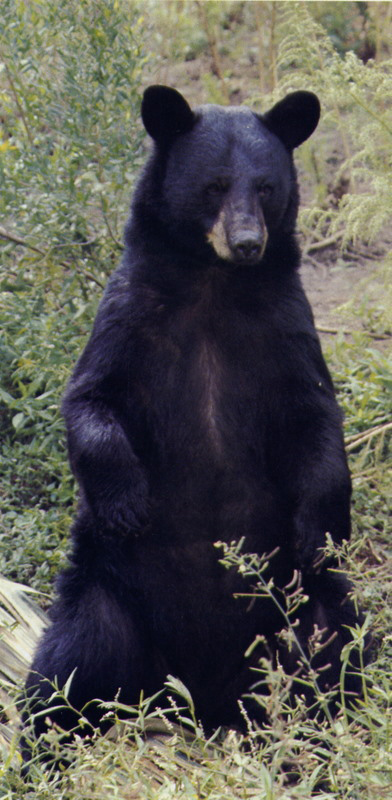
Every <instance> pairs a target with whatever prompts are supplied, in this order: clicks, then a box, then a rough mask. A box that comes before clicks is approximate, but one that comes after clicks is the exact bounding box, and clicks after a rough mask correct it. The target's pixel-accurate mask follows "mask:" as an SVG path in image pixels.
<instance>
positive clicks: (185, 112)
mask: <svg viewBox="0 0 392 800" xmlns="http://www.w3.org/2000/svg"><path fill="white" fill-rule="evenodd" d="M195 119H196V117H195V115H194V113H193V111H192V109H191V108H190V106H189V105H188V103H187V101H186V100H185V99H184V97H183V96H182V94H180V92H177V90H176V89H171V88H169V86H159V85H157V86H149V87H148V89H146V91H145V92H144V95H143V101H142V120H143V124H144V127H145V129H146V131H147V133H149V134H150V136H152V138H153V139H155V141H156V142H158V143H160V144H166V145H167V144H170V142H171V141H172V140H173V139H175V137H176V136H178V135H179V134H181V133H187V131H190V130H191V129H192V128H193V125H194V123H195Z"/></svg>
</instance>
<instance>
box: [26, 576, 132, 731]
mask: <svg viewBox="0 0 392 800" xmlns="http://www.w3.org/2000/svg"><path fill="white" fill-rule="evenodd" d="M78 582H79V583H80V584H81V581H78V575H77V571H76V570H75V569H72V568H71V570H69V571H68V572H67V573H65V575H63V577H62V584H61V589H62V592H61V593H60V599H59V600H58V601H57V603H56V604H55V606H54V608H53V613H52V618H53V622H52V623H51V625H50V626H49V627H48V629H47V630H46V631H45V633H44V635H43V637H42V639H41V642H40V643H39V645H38V649H37V652H36V655H35V658H34V661H33V664H32V667H31V670H30V673H29V675H28V678H27V682H26V693H27V705H26V710H25V713H24V722H25V725H26V724H28V723H31V724H32V726H33V728H34V731H35V735H36V736H38V735H39V734H40V733H42V732H44V731H45V730H46V729H47V727H48V726H47V718H49V719H50V720H51V721H52V722H54V723H56V724H57V725H58V726H59V727H60V728H62V729H64V730H72V729H74V728H75V727H76V726H77V722H78V717H79V712H83V716H84V717H85V718H87V719H88V720H89V722H91V724H92V725H93V726H96V725H98V724H99V721H100V719H101V717H102V715H103V713H104V712H103V710H102V708H100V707H99V704H98V703H94V702H93V701H95V700H103V701H111V700H114V698H115V697H116V696H119V697H120V698H121V701H122V702H125V703H128V704H132V703H137V702H138V701H139V695H140V691H141V687H142V670H143V661H144V658H143V652H142V647H141V637H140V635H139V626H138V624H137V622H136V614H134V613H133V611H132V608H131V607H129V608H125V607H123V606H122V605H120V603H119V602H118V599H117V598H116V597H115V596H114V594H113V593H112V592H109V591H108V590H106V589H103V588H102V586H101V585H98V584H93V583H90V584H89V585H87V586H83V588H82V586H81V585H79V586H78ZM69 679H70V684H69V686H68V691H67V701H64V703H62V702H61V699H60V702H59V697H58V696H57V697H56V698H54V699H53V701H51V699H50V698H51V697H52V695H53V693H54V691H55V686H57V687H58V688H59V690H60V691H61V690H62V689H63V687H64V686H65V684H66V683H67V681H68V680H69ZM51 706H53V710H51ZM59 706H60V707H59ZM73 709H75V710H73ZM42 712H46V713H42ZM78 732H81V731H78ZM85 732H86V733H88V732H89V730H85Z"/></svg>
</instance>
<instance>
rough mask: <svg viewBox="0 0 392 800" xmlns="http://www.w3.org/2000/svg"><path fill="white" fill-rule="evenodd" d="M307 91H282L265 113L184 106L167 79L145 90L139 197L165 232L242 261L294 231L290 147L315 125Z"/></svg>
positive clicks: (194, 249) (200, 251)
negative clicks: (144, 161)
mask: <svg viewBox="0 0 392 800" xmlns="http://www.w3.org/2000/svg"><path fill="white" fill-rule="evenodd" d="M319 115H320V104H319V101H318V99H317V97H316V95H314V94H313V93H311V92H305V91H298V92H293V93H291V94H289V95H287V96H286V97H285V98H284V99H283V100H281V101H280V102H278V103H277V104H276V105H274V106H273V108H271V109H270V111H268V112H267V113H266V114H264V115H259V114H256V113H254V112H253V111H252V110H251V109H249V108H247V107H222V106H216V105H205V106H200V107H198V108H196V109H194V110H192V109H191V108H190V106H189V105H188V103H187V101H186V100H185V99H184V97H183V96H182V95H181V94H180V93H179V92H177V91H176V90H175V89H171V88H169V87H167V86H150V87H149V88H148V89H147V90H146V91H145V93H144V97H143V103H142V119H143V123H144V126H145V128H146V130H147V132H148V133H149V134H150V136H151V137H152V139H153V140H154V142H155V148H154V152H153V155H152V159H151V161H150V164H149V167H148V168H147V171H146V173H145V175H144V178H143V179H142V186H143V187H146V186H147V184H148V189H147V190H146V191H144V192H143V189H142V190H141V191H140V188H139V194H138V198H137V199H138V202H139V204H141V205H142V206H143V213H144V214H145V215H147V216H148V215H150V229H151V230H152V227H153V224H152V221H153V219H155V222H156V225H157V227H158V228H159V230H160V231H161V233H162V235H163V236H167V237H168V238H169V239H170V240H171V241H175V243H176V246H177V247H179V248H181V249H185V250H187V251H188V252H189V254H190V255H194V256H195V257H198V256H201V255H203V257H204V259H205V260H206V262H207V263H211V261H215V263H220V264H223V265H228V264H229V265H231V266H247V265H248V266H249V265H255V264H258V263H260V262H262V260H263V256H264V253H265V251H266V249H267V250H268V249H271V247H273V244H274V241H276V242H277V241H278V240H279V239H280V238H281V237H282V236H283V235H285V234H288V235H290V234H292V233H293V231H294V228H295V221H296V216H297V210H298V191H297V183H296V174H295V169H294V165H293V159H292V151H293V149H294V148H295V147H297V146H298V145H300V144H301V143H302V142H304V141H305V139H307V138H308V137H309V136H310V135H311V133H312V132H313V131H314V129H315V128H316V126H317V123H318V120H319Z"/></svg>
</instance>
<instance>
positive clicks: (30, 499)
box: [0, 0, 392, 800]
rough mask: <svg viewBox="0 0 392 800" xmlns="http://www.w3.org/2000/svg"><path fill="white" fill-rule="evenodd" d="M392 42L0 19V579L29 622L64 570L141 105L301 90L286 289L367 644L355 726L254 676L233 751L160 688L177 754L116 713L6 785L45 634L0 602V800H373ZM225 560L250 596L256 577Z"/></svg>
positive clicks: (306, 18)
mask: <svg viewBox="0 0 392 800" xmlns="http://www.w3.org/2000/svg"><path fill="white" fill-rule="evenodd" d="M391 21H392V3H390V2H295V0H287V1H286V2H267V1H266V0H265V2H257V1H256V2H251V1H250V0H249V1H248V2H235V1H234V0H233V1H232V2H226V1H225V0H222V1H221V2H213V1H212V0H211V1H209V2H196V1H193V0H188V1H186V0H172V1H171V2H168V1H165V2H161V1H160V0H144V1H143V2H142V1H141V0H140V2H137V0H95V2H88V0H85V1H84V2H80V1H79V0H67V2H63V1H62V0H53V2H50V3H49V2H48V0H31V1H30V2H28V1H27V0H3V2H2V5H1V10H0V104H1V105H0V121H1V125H2V128H1V134H0V136H1V138H0V183H1V200H0V202H1V211H0V216H1V223H0V242H1V262H0V307H1V333H0V401H1V407H0V430H1V441H2V457H1V464H0V475H1V488H0V491H1V500H2V504H1V505H2V510H1V525H2V527H1V533H0V573H1V574H2V575H3V576H4V577H5V578H8V579H10V580H12V581H16V582H21V583H24V584H27V585H28V586H29V587H30V588H31V589H34V590H38V591H39V595H38V601H36V602H39V604H40V607H41V608H42V609H46V608H47V607H48V605H49V603H50V599H51V597H52V596H53V580H54V577H55V575H56V573H57V572H58V570H59V568H60V567H61V566H62V565H63V564H64V563H65V559H66V552H67V546H68V544H67V537H68V531H69V527H70V524H71V520H72V515H73V512H74V504H75V496H76V492H75V485H74V481H73V478H72V476H71V474H70V470H69V467H68V463H67V458H66V451H65V435H64V426H63V422H62V419H61V416H60V413H59V405H60V399H61V395H62V392H63V389H64V385H65V382H66V380H67V378H68V376H69V374H70V371H71V369H72V367H73V365H74V363H75V361H76V359H77V357H78V355H79V353H80V352H81V350H82V348H83V346H84V343H85V342H86V339H87V337H88V334H89V331H90V330H91V325H92V320H93V318H94V315H95V312H96V308H97V304H98V302H99V299H100V297H101V295H102V290H103V287H104V285H105V283H106V280H107V277H108V275H109V274H110V272H111V271H112V270H113V268H114V267H115V266H116V264H117V263H118V261H119V259H120V258H121V251H122V230H123V226H124V223H125V220H126V217H127V210H128V204H129V197H130V195H131V192H132V188H133V185H134V182H135V179H136V176H137V173H138V170H139V168H140V165H141V164H142V162H143V160H144V158H145V155H146V147H147V146H146V141H145V137H144V133H143V131H142V127H141V124H140V121H139V106H140V97H141V92H142V90H143V88H145V87H146V86H147V85H148V84H149V83H152V82H162V83H169V84H171V85H175V86H176V87H177V88H178V89H180V90H181V91H183V92H184V93H185V94H186V96H187V97H188V99H189V100H190V101H191V102H194V103H200V102H218V103H223V104H226V103H232V104H237V103H242V102H246V103H247V104H248V105H250V106H251V107H254V108H255V109H257V110H263V109H266V108H268V106H269V105H270V104H271V103H272V102H274V101H275V99H277V98H279V97H281V96H282V95H283V94H284V93H285V92H287V91H288V90H290V89H295V88H307V89H312V90H314V91H316V93H318V95H319V96H320V99H321V101H322V106H323V118H322V123H321V126H320V128H319V131H318V132H317V134H316V135H315V136H314V137H313V138H312V139H311V140H310V141H309V142H308V143H306V144H305V145H304V146H303V147H302V148H301V150H300V152H299V153H298V155H297V164H298V169H299V173H300V179H301V186H302V198H303V206H302V210H301V215H300V222H299V231H300V237H301V241H302V247H303V252H304V267H303V277H304V282H305V285H306V286H307V288H308V290H309V294H310V297H311V299H312V300H313V304H314V308H315V312H316V322H317V324H318V326H319V328H320V334H321V336H322V340H323V346H324V349H325V352H326V355H327V358H328V361H329V364H330V366H331V369H332V371H333V375H334V380H335V384H336V387H337V390H338V394H339V400H340V403H341V405H342V407H343V410H344V413H345V426H346V427H345V430H346V443H347V449H348V452H349V455H350V463H351V469H352V473H353V482H354V498H353V520H354V534H353V541H352V543H351V544H350V546H349V547H347V548H346V551H345V553H344V554H343V555H344V557H345V560H346V563H347V568H348V570H349V572H350V575H351V577H352V580H353V584H354V587H355V592H356V595H357V596H358V598H359V600H360V602H361V603H362V604H363V605H364V607H365V609H366V610H367V611H368V613H369V618H370V619H371V624H372V627H373V630H374V638H375V645H376V647H375V656H374V660H373V663H372V665H371V666H370V667H369V668H367V670H366V674H364V677H363V683H364V699H363V701H362V702H361V704H360V705H359V706H358V709H357V710H356V712H355V713H353V712H349V711H348V710H347V709H345V708H344V707H343V708H342V710H341V712H340V714H339V716H338V718H337V719H336V720H328V719H327V720H326V721H325V723H324V724H322V725H318V726H317V725H316V724H315V723H313V722H312V721H309V720H307V719H306V716H305V715H304V713H303V708H302V705H301V702H300V701H299V702H298V705H297V706H296V707H295V708H289V707H288V704H287V696H286V690H287V681H286V680H285V677H284V676H283V675H282V674H281V672H280V671H279V669H278V670H275V671H273V670H272V669H271V667H270V666H269V665H266V664H264V665H261V666H260V678H261V677H262V679H263V680H264V682H266V683H267V684H268V687H269V696H268V701H266V700H262V699H260V702H268V710H269V714H270V725H269V726H268V728H267V729H266V730H265V731H257V730H255V729H254V727H253V726H252V725H251V723H249V732H248V736H247V737H245V738H246V741H245V743H244V740H243V739H242V738H241V737H239V736H238V735H237V734H234V733H233V732H229V733H226V735H225V734H224V733H221V734H220V736H219V737H217V738H215V739H214V741H209V742H207V741H206V740H205V737H204V736H203V733H202V731H200V729H199V728H198V726H197V721H196V720H194V719H193V722H192V702H191V698H189V697H188V695H187V692H186V689H185V687H182V686H181V685H180V684H178V683H176V682H175V681H172V689H173V697H176V698H177V699H176V700H174V699H173V704H177V706H178V704H179V706H180V707H182V706H184V705H185V706H188V716H190V719H191V723H190V728H191V729H192V726H193V734H194V736H193V738H189V737H188V736H187V735H186V734H185V733H184V731H183V729H182V728H183V713H182V711H180V710H179V711H178V712H177V727H175V726H174V727H171V725H169V723H168V724H167V727H166V728H164V730H165V731H166V732H165V733H164V734H163V733H162V734H159V735H158V733H157V727H158V722H159V715H158V717H157V715H156V713H153V712H151V710H150V709H149V705H148V702H147V701H143V703H141V706H140V709H138V710H135V711H134V712H133V714H131V717H130V720H129V722H128V723H126V724H125V725H122V726H121V725H120V724H117V723H116V707H115V706H113V707H112V708H111V710H110V713H111V714H112V715H113V720H114V722H115V723H116V724H115V726H114V733H113V732H112V735H111V737H99V736H97V735H96V734H94V733H92V739H93V740H94V744H93V746H92V747H90V748H86V747H84V746H83V745H82V743H81V742H79V741H77V742H76V744H75V746H74V753H73V755H72V764H71V766H70V767H69V768H68V769H67V770H65V771H64V772H60V773H57V774H56V775H54V776H52V775H51V774H50V772H48V771H43V770H42V768H41V767H40V766H39V764H38V763H37V764H35V765H33V766H32V768H31V772H30V775H31V777H30V780H29V781H26V780H25V778H24V777H23V776H22V775H21V771H20V769H21V768H20V758H19V756H18V752H17V738H18V735H17V722H18V713H17V709H16V706H15V703H14V700H13V697H14V694H15V688H16V687H17V685H18V682H19V683H20V680H21V678H22V673H23V671H24V669H26V666H27V661H28V658H29V655H30V653H31V647H32V644H33V641H34V639H35V638H36V635H37V631H38V629H39V627H40V625H41V624H42V619H41V614H40V612H39V611H38V610H35V611H34V609H32V608H31V607H29V606H28V605H26V603H27V600H26V598H24V599H23V597H22V596H21V594H20V592H19V591H18V589H17V587H15V586H14V584H7V583H4V582H2V583H1V584H0V594H1V596H2V600H3V602H2V605H1V606H0V611H1V613H0V626H1V628H0V630H1V635H2V639H1V640H0V677H1V684H0V685H1V688H0V701H2V706H1V707H2V709H3V710H2V722H3V725H2V738H1V739H0V746H1V747H2V752H3V755H4V759H3V766H2V767H0V776H1V777H0V798H1V800H3V799H4V800H5V798H15V800H16V798H18V800H19V798H25V797H38V796H39V797H40V798H52V799H54V800H57V799H58V798H67V799H68V798H69V800H71V799H72V800H73V798H75V799H76V798H80V797H83V798H94V799H97V798H106V797H107V796H108V793H109V792H110V793H112V795H113V796H114V797H117V798H121V800H128V798H129V799H131V798H151V800H163V798H173V797H175V798H179V800H182V799H183V798H200V800H201V799H202V798H203V800H204V798H208V799H209V800H217V799H218V798H233V800H234V798H236V799H237V798H258V800H275V798H276V799H277V798H279V800H291V798H301V800H307V798H311V797H318V798H324V800H327V798H330V799H332V798H336V800H337V798H339V800H345V799H346V798H347V800H348V799H349V798H350V800H365V798H369V800H370V798H371V800H381V798H390V797H391V796H392V751H391V737H392V718H391V702H392V670H391V666H390V664H391V656H392V614H391V590H392V579H391V573H392V552H391V541H390V516H391V513H390V512H391V483H392V479H391V471H390V466H391V450H390V441H391V439H390V434H391V429H392V423H391V405H392V403H391V389H392V366H391V361H390V353H391V346H390V345H391V328H392V312H391V308H392V302H391V301H392V292H391V288H390V283H391V280H390V279H391V263H392V246H391V239H392V236H391V228H390V218H391V205H392V200H391V198H392V169H391V167H392V141H391V139H392V104H391V98H392V78H391V66H392V61H391V42H392V36H391V33H392V22H391ZM337 306H338V308H336V307H337ZM228 557H230V558H232V559H234V560H236V563H237V564H238V565H239V566H240V567H241V568H242V569H243V570H244V569H247V570H249V569H250V570H253V571H254V575H255V583H257V584H258V586H259V590H260V591H265V587H264V586H263V580H262V567H261V566H260V565H255V564H253V563H251V562H250V561H249V559H248V560H247V559H246V558H245V557H244V556H241V555H238V554H237V555H235V554H234V555H233V554H229V556H228ZM287 623H288V628H289V631H291V633H292V634H293V635H294V634H295V631H294V628H293V625H292V619H288V620H287ZM361 635H362V632H361V631H355V632H353V636H354V638H355V637H356V638H357V640H358V641H360V639H361ZM344 667H345V664H344V663H343V668H344ZM310 678H311V675H310ZM320 702H322V699H321V701H320ZM162 725H164V723H163V721H162ZM151 727H152V728H153V731H154V735H152V736H146V735H145V732H146V730H148V729H149V728H151ZM188 728H189V725H188ZM52 736H53V741H54V742H55V741H56V737H57V742H58V747H59V749H60V747H61V744H60V736H59V734H58V732H56V731H53V734H52ZM113 738H115V740H116V741H115V742H113ZM65 747H66V745H64V744H63V745H62V749H64V748H65ZM0 752H1V751H0Z"/></svg>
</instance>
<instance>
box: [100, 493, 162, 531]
mask: <svg viewBox="0 0 392 800" xmlns="http://www.w3.org/2000/svg"><path fill="white" fill-rule="evenodd" d="M94 516H95V518H96V521H97V525H98V530H99V532H100V534H101V535H102V536H113V535H116V536H128V535H130V534H137V533H140V532H142V531H143V530H144V529H145V528H146V527H147V524H148V522H149V518H150V515H149V508H148V502H147V500H146V498H142V497H140V496H137V495H132V496H131V497H129V496H125V497H121V496H120V497H116V498H110V499H107V500H106V501H105V499H104V498H102V499H101V501H100V502H99V503H96V504H95V508H94Z"/></svg>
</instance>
